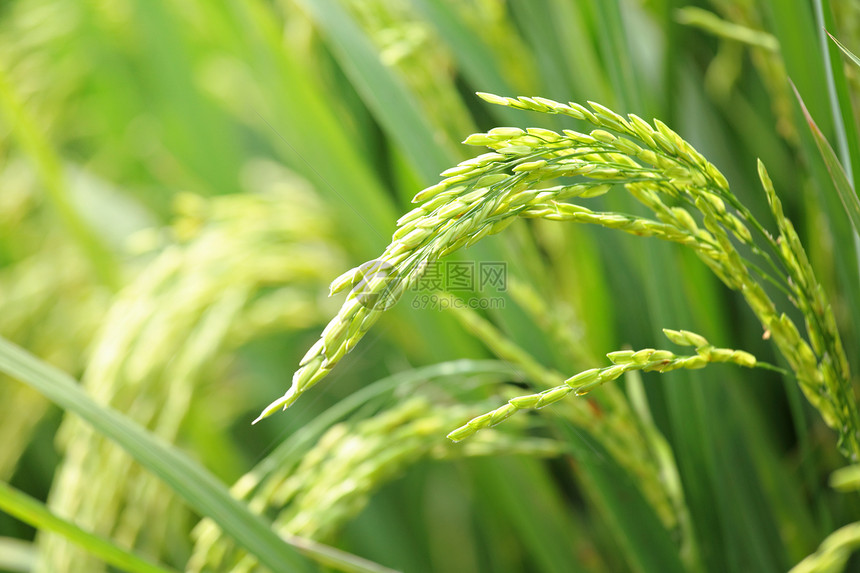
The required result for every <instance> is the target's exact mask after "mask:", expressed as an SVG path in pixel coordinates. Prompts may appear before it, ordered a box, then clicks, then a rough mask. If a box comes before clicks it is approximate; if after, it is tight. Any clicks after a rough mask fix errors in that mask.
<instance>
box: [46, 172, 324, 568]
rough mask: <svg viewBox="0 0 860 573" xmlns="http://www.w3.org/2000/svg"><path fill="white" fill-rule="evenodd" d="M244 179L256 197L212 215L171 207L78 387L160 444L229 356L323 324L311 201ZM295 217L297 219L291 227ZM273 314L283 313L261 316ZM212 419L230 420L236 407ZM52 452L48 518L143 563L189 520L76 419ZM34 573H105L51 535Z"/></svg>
mask: <svg viewBox="0 0 860 573" xmlns="http://www.w3.org/2000/svg"><path fill="white" fill-rule="evenodd" d="M248 176H249V178H250V179H249V185H252V183H253V186H254V187H257V188H262V189H265V190H266V192H265V193H260V194H256V195H255V194H246V195H233V196H225V197H221V198H217V199H214V200H211V201H205V200H203V199H201V198H199V197H196V196H191V195H186V196H181V198H180V199H179V201H178V206H177V208H178V210H179V211H180V213H181V216H180V217H178V218H177V221H176V223H175V224H174V226H173V229H172V233H173V235H174V236H175V239H174V240H173V241H171V242H169V243H168V245H167V246H166V247H165V248H163V249H162V250H161V252H159V253H157V256H155V257H154V258H153V259H152V260H151V261H150V262H149V263H148V264H146V265H145V267H144V268H143V270H142V271H141V272H140V274H139V275H138V276H137V277H136V278H135V280H134V281H132V282H131V283H130V284H129V285H128V286H127V287H126V288H125V289H123V290H122V291H121V292H120V293H119V294H118V295H117V297H116V299H115V300H114V303H113V306H112V307H111V309H110V310H109V312H108V314H107V316H106V318H105V321H104V324H103V327H102V329H101V331H100V332H99V334H98V336H97V337H96V340H95V344H94V350H93V354H92V358H91V360H90V361H89V364H88V367H87V370H86V372H85V374H84V377H83V381H82V382H83V384H84V386H85V387H86V388H87V390H88V391H89V392H90V394H91V395H92V396H93V397H94V398H96V399H97V400H99V401H100V402H102V403H106V404H110V405H111V406H112V407H114V408H116V409H117V410H119V411H121V412H123V413H124V414H125V415H127V416H129V417H130V418H132V419H134V420H135V421H137V422H138V423H140V424H143V425H145V426H146V427H148V428H149V429H150V430H152V431H153V432H154V433H156V434H157V435H158V436H160V437H161V438H162V439H164V440H167V441H169V442H174V441H176V440H177V439H178V437H179V436H181V435H182V425H183V422H184V421H185V420H186V417H187V415H188V413H189V410H190V409H191V408H192V407H193V405H194V403H195V396H196V395H198V394H199V392H200V391H201V389H202V387H203V386H204V385H211V384H213V382H212V381H215V383H218V382H219V381H220V382H223V381H224V380H225V379H227V378H229V376H230V375H231V364H232V358H233V356H234V352H235V350H236V349H237V348H238V347H239V346H241V345H242V344H244V343H246V342H247V341H248V340H249V339H251V338H253V337H255V336H259V335H260V334H261V333H264V332H267V331H271V330H289V329H295V328H303V327H307V326H308V325H312V324H318V323H319V317H320V311H319V306H318V305H317V304H316V303H315V300H314V297H313V296H312V295H310V294H309V292H308V291H310V292H313V290H315V289H316V288H318V286H319V284H320V282H321V278H322V276H324V274H325V273H326V272H330V269H332V268H334V267H335V265H336V264H339V263H340V262H341V257H340V254H339V252H338V251H337V250H335V249H333V248H332V247H331V246H330V244H331V242H333V241H331V240H330V239H331V233H332V229H331V228H330V227H329V226H328V225H327V224H326V223H325V220H324V218H323V217H322V216H321V215H319V210H320V205H319V204H318V203H317V202H316V201H315V199H314V197H313V195H312V194H310V192H309V191H308V190H306V189H302V188H301V187H300V186H298V184H297V183H296V182H294V181H291V180H290V178H289V176H288V174H286V173H284V172H283V171H282V170H280V168H277V167H275V166H273V165H271V164H255V165H252V166H250V167H249V172H248ZM297 208H301V209H302V210H303V212H304V214H305V216H303V217H296V216H295V211H294V210H295V209H297ZM309 237H316V243H314V242H311V241H310V240H309ZM299 242H301V244H299ZM249 253H254V256H249V255H248V254H249ZM287 283H290V287H289V288H288V289H282V288H281V287H282V285H284V284H287ZM309 286H310V288H308V287H309ZM272 303H276V304H278V305H280V306H281V307H282V310H280V311H279V312H276V313H274V314H271V315H266V313H265V312H261V311H266V310H267V309H269V308H271V307H272ZM222 407H224V408H227V409H229V410H231V412H230V414H229V415H231V416H235V415H236V413H237V412H236V410H237V409H238V408H241V407H242V401H241V400H233V401H231V402H230V403H229V404H224V405H222ZM58 440H59V441H60V443H61V445H62V448H63V450H64V454H65V456H64V459H63V461H62V463H61V466H60V468H59V470H58V473H57V476H56V478H55V481H54V486H53V488H52V490H51V495H50V500H49V501H50V505H51V507H52V509H53V510H55V511H57V512H58V513H60V514H62V515H75V516H76V519H77V520H78V522H79V523H81V524H82V525H83V526H85V527H87V528H88V529H90V530H92V531H95V532H97V533H99V534H102V535H105V536H109V537H111V538H112V539H115V540H116V541H117V542H119V543H121V544H124V545H126V546H129V547H134V546H141V547H143V548H147V549H151V550H152V551H157V550H158V548H160V547H163V546H164V545H165V543H164V540H165V539H166V537H167V536H168V535H169V534H170V531H171V529H172V528H173V527H175V524H176V523H181V522H182V520H183V519H186V518H187V515H185V512H186V511H187V510H186V509H185V508H184V507H183V506H182V505H180V504H177V503H175V497H174V496H173V494H172V493H171V492H170V490H169V489H168V487H167V486H166V485H165V484H163V483H162V482H160V481H159V480H158V479H157V478H156V477H154V476H153V475H151V474H149V473H148V472H146V471H145V470H143V469H142V468H141V467H139V466H138V465H136V464H135V463H134V462H133V460H132V459H131V458H130V457H129V456H127V455H126V454H125V453H124V452H122V451H121V450H119V449H118V448H117V447H115V446H114V445H113V444H111V443H109V442H108V441H107V440H106V439H105V438H104V437H102V436H100V435H98V434H96V433H95V432H94V431H93V430H91V429H90V428H89V427H87V426H85V425H84V424H83V423H82V422H80V421H79V420H78V419H76V418H69V419H67V420H65V421H64V423H63V425H62V426H61V428H60V432H59V435H58ZM116 476H123V479H121V480H117V479H116ZM39 567H40V568H39V569H38V570H40V571H99V570H100V569H101V565H100V564H99V563H98V562H97V561H95V560H93V559H92V558H91V557H90V556H87V555H86V554H85V553H84V552H82V551H81V550H80V549H78V548H76V547H75V546H73V545H71V544H69V542H68V541H66V540H64V539H62V538H59V537H56V536H52V535H43V536H41V538H40V564H39Z"/></svg>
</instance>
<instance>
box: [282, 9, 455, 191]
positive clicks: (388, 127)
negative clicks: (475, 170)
mask: <svg viewBox="0 0 860 573" xmlns="http://www.w3.org/2000/svg"><path fill="white" fill-rule="evenodd" d="M297 4H298V5H299V6H301V7H302V9H303V10H304V11H305V12H306V13H307V14H308V15H309V16H310V17H311V18H312V19H313V21H314V23H315V24H316V25H317V26H318V27H319V28H320V30H321V31H322V32H323V34H324V36H325V38H326V39H327V42H328V45H329V47H330V48H331V50H332V52H333V53H334V55H335V57H336V58H337V60H338V62H339V63H340V65H341V67H342V68H343V70H344V72H345V73H346V74H347V76H348V77H349V78H350V80H351V81H352V84H353V86H354V87H355V89H356V90H358V92H359V93H360V94H361V96H362V98H363V99H364V102H365V104H366V105H367V106H368V108H370V110H371V111H372V112H373V113H374V116H375V117H376V118H377V119H378V121H379V122H380V123H381V124H382V126H383V128H384V129H385V131H386V132H387V133H388V135H389V136H390V137H391V139H392V140H393V141H394V142H395V143H396V144H397V146H398V148H399V149H400V151H401V152H402V153H403V154H404V155H405V156H406V157H407V158H408V159H409V162H410V163H411V165H412V167H413V168H414V169H415V170H416V171H418V173H420V174H421V177H422V179H423V182H424V184H425V185H429V184H431V183H433V182H435V181H436V179H437V178H438V174H439V173H440V172H441V171H444V170H445V169H447V168H448V167H450V166H451V165H453V164H454V163H455V162H456V158H457V155H456V153H455V152H453V150H451V149H446V148H445V147H444V146H443V145H440V143H441V142H440V141H439V140H438V138H434V137H433V135H434V130H433V128H432V127H431V126H430V124H429V123H428V122H427V120H426V119H425V118H424V116H423V115H422V114H421V112H420V110H419V109H418V106H417V104H416V102H415V99H414V98H413V97H412V94H411V93H409V90H408V89H407V88H406V86H405V85H403V83H402V82H401V81H400V78H398V77H397V76H396V75H395V72H394V71H393V70H392V69H391V68H388V67H386V66H385V65H384V64H383V63H382V61H381V60H380V59H379V55H378V54H377V53H376V49H375V48H374V46H373V44H371V42H370V40H369V39H368V38H367V37H366V36H365V35H364V32H363V31H362V30H361V28H360V27H359V26H358V25H357V24H356V22H355V21H354V20H353V19H352V17H351V16H350V15H349V14H348V13H347V12H346V10H344V7H343V6H342V5H341V3H340V2H339V1H338V0H314V1H310V0H297ZM410 196H411V192H410ZM410 198H411V197H410Z"/></svg>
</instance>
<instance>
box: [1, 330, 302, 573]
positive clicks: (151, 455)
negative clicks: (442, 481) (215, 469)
mask: <svg viewBox="0 0 860 573" xmlns="http://www.w3.org/2000/svg"><path fill="white" fill-rule="evenodd" d="M0 371H2V372H4V373H6V374H8V375H9V376H11V377H13V378H16V379H18V380H20V381H21V382H24V383H25V384H27V385H28V386H30V387H31V388H33V389H34V390H36V391H37V392H39V393H40V394H42V395H43V396H45V397H46V398H48V399H49V400H51V401H52V402H54V403H55V404H56V405H58V406H59V407H60V408H62V409H64V410H68V411H70V412H73V413H74V414H76V415H78V416H80V417H81V418H82V419H83V420H84V421H86V422H87V423H88V424H90V425H91V426H92V427H93V428H94V429H95V430H96V431H98V432H99V433H101V434H103V435H104V436H105V437H107V438H108V439H110V440H112V441H114V442H116V443H117V444H118V445H119V446H121V447H122V448H123V449H124V450H126V451H127V452H128V453H129V454H130V455H131V456H133V457H134V459H136V460H137V461H138V462H139V463H140V464H141V465H142V466H144V467H146V468H147V469H148V470H150V471H151V472H152V473H153V474H155V475H156V476H158V477H159V478H161V479H162V480H164V482H165V483H166V484H168V485H169V486H170V487H171V488H172V489H173V490H174V491H175V492H176V493H177V494H178V495H179V496H180V497H182V498H183V499H185V501H186V502H188V504H189V505H190V506H191V507H192V508H193V509H194V510H195V511H197V512H199V513H200V514H202V515H205V516H208V517H211V518H212V519H213V520H214V521H215V522H216V523H217V524H218V525H219V527H221V528H222V529H223V530H224V531H225V532H226V533H227V534H228V535H230V536H231V537H232V538H233V539H234V540H235V541H236V543H238V544H239V545H241V546H242V547H244V548H245V549H247V550H248V551H249V552H250V553H251V554H253V555H254V556H256V557H257V559H259V561H260V563H262V564H264V565H265V566H267V567H269V568H270V569H272V570H273V571H283V570H284V569H285V568H289V569H290V570H297V571H309V570H310V567H309V564H308V562H307V561H306V560H304V559H302V558H301V557H300V556H299V555H297V554H296V552H295V550H294V549H292V548H291V547H290V546H289V545H288V544H287V543H286V542H284V541H283V540H282V539H280V538H279V537H278V536H277V535H276V534H275V532H274V531H272V529H271V528H270V526H269V524H268V523H266V522H265V521H264V520H263V519H262V518H261V517H259V516H257V515H254V514H253V513H251V512H250V511H249V510H248V508H247V507H245V506H244V505H243V504H242V503H240V502H239V501H238V500H236V499H234V498H233V497H232V496H231V495H230V493H229V491H227V488H226V487H225V486H224V484H222V483H221V482H220V481H218V480H217V479H216V478H215V477H214V476H213V475H212V474H210V473H209V472H208V471H206V469H204V468H203V467H201V466H200V465H199V464H197V463H196V462H194V461H192V460H191V459H190V458H188V456H185V455H184V454H182V453H181V452H180V451H179V450H177V449H176V448H175V447H173V446H171V445H169V444H167V443H165V442H163V441H161V440H160V439H158V438H156V437H154V436H153V435H151V434H150V433H148V432H147V431H146V430H145V429H144V428H142V427H140V426H139V425H137V424H135V423H134V422H132V421H130V420H129V419H127V418H125V417H123V416H122V415H121V414H120V413H119V412H117V411H116V410H113V409H111V408H108V407H106V406H102V405H100V404H98V403H96V402H95V401H94V400H93V399H92V398H90V397H89V396H88V395H87V394H86V393H85V392H84V391H83V389H81V387H80V386H79V385H78V384H77V383H76V382H75V380H73V379H72V378H71V377H70V376H69V375H67V374H65V373H64V372H61V371H60V370H57V369H56V368H54V367H53V366H50V365H48V364H46V363H45V362H42V361H41V360H39V359H38V358H36V357H35V356H33V355H32V354H30V353H28V352H27V351H25V350H24V349H22V348H20V347H18V346H16V345H14V344H12V343H11V342H9V341H8V340H6V339H3V338H0Z"/></svg>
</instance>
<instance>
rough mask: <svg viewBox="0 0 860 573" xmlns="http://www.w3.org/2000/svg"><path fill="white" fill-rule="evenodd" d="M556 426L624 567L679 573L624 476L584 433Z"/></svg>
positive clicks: (658, 528)
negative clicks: (621, 556) (605, 523)
mask: <svg viewBox="0 0 860 573" xmlns="http://www.w3.org/2000/svg"><path fill="white" fill-rule="evenodd" d="M556 426H557V428H558V430H559V432H560V433H561V434H562V435H565V436H567V441H568V443H569V444H570V445H571V447H572V448H573V449H574V457H575V459H576V466H575V467H576V470H577V473H578V475H579V477H580V480H582V482H583V484H584V485H585V486H586V489H587V491H588V494H589V501H591V502H592V503H594V504H595V505H596V506H597V508H598V510H599V511H600V515H601V516H602V517H603V519H604V520H606V522H607V524H608V525H609V527H610V529H611V530H612V531H613V532H614V534H615V535H614V539H615V540H616V541H617V542H618V544H619V545H620V546H621V548H622V551H623V552H624V556H625V558H626V559H627V562H628V563H629V564H630V568H631V569H632V570H634V571H639V572H641V573H649V572H652V571H653V572H654V573H658V572H660V573H667V572H673V571H677V572H679V573H680V572H682V571H685V568H684V566H683V565H682V563H681V561H680V558H679V557H678V548H677V547H676V546H675V543H674V542H673V541H672V538H671V536H670V535H669V532H668V531H666V529H665V528H664V527H663V524H662V523H660V520H659V519H658V517H657V515H656V514H655V513H654V510H653V509H652V508H651V506H650V505H649V504H648V502H647V501H645V498H644V497H643V496H642V494H641V493H640V492H639V489H638V488H637V486H636V485H635V484H634V483H633V482H632V480H631V477H630V475H629V474H627V473H626V472H625V471H624V470H623V469H621V468H620V467H619V466H618V465H617V464H616V463H615V462H614V461H613V460H612V456H610V455H609V453H608V452H606V450H604V449H603V447H602V446H601V445H600V443H599V442H598V441H597V440H595V439H594V438H592V437H591V436H590V435H588V434H587V433H586V432H585V431H583V430H578V429H576V428H574V427H573V426H572V425H571V424H570V423H568V422H564V421H561V420H560V419H559V420H557V423H556Z"/></svg>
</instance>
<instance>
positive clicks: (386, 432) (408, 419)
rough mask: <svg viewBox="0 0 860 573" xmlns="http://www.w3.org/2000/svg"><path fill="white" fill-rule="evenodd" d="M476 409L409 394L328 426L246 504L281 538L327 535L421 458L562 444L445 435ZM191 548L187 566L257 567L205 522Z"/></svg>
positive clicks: (247, 570)
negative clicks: (466, 443) (458, 443)
mask: <svg viewBox="0 0 860 573" xmlns="http://www.w3.org/2000/svg"><path fill="white" fill-rule="evenodd" d="M470 410H471V411H474V407H465V406H454V405H449V404H444V403H439V401H438V400H437V399H432V400H431V399H429V398H428V397H425V396H420V395H419V396H414V397H412V398H410V399H407V400H402V401H400V402H399V403H397V404H396V405H395V406H394V407H393V408H391V409H389V410H386V411H383V412H381V413H379V414H377V415H375V416H372V417H369V418H365V419H361V420H358V421H357V422H352V423H340V424H336V425H334V426H332V427H331V428H329V429H328V431H326V433H325V434H324V435H323V436H322V437H321V438H320V439H319V441H318V442H317V443H316V444H315V445H314V446H313V447H312V448H310V449H309V450H308V451H307V452H305V453H304V455H303V456H302V458H301V462H300V463H299V465H298V466H297V467H295V468H289V469H285V468H283V467H276V468H274V471H273V472H272V473H270V474H269V475H267V476H265V482H266V485H265V487H264V488H262V489H260V490H258V492H257V493H256V495H254V496H253V497H252V498H251V499H250V501H249V503H250V505H251V507H252V508H253V509H254V510H255V511H259V512H266V513H272V512H276V513H277V517H276V518H275V520H274V527H275V528H276V530H277V531H278V532H279V534H280V535H283V536H291V535H298V536H300V537H304V538H308V539H313V540H315V541H324V540H327V539H331V538H332V537H333V536H334V535H335V534H336V532H337V531H338V530H339V529H340V528H341V527H342V526H343V525H344V524H345V523H346V522H347V521H349V520H350V519H351V518H352V517H354V516H355V515H357V514H358V513H359V512H360V511H361V510H362V509H363V508H364V507H365V506H366V505H367V503H368V502H369V500H370V496H371V494H372V493H373V492H374V491H376V490H377V489H379V488H380V487H381V486H382V485H384V484H385V483H387V482H389V481H391V480H393V479H394V478H396V477H398V476H399V475H401V474H403V473H404V472H405V471H406V470H407V469H408V468H409V467H410V466H412V465H414V464H415V463H416V462H418V461H419V460H422V459H436V460H454V459H461V458H463V457H471V456H495V455H513V454H525V455H530V456H555V455H558V454H559V453H560V452H561V449H560V445H559V444H558V443H557V442H555V441H554V440H548V439H538V438H532V439H522V438H520V437H508V436H505V435H503V434H498V433H495V434H488V435H487V439H485V440H481V441H478V442H475V443H474V444H471V447H469V448H465V449H462V450H461V449H460V448H454V447H451V444H450V442H448V441H447V440H445V438H444V436H443V433H444V428H446V427H447V426H449V425H450V424H451V423H452V422H454V421H455V420H457V419H458V418H459V419H462V417H463V415H464V414H466V412H468V411H470ZM194 537H195V540H196V543H195V550H194V554H193V556H192V558H191V560H190V561H189V562H188V565H187V571H189V572H191V573H202V572H203V571H226V570H229V571H232V572H234V573H251V572H259V571H262V569H261V568H260V567H259V565H258V563H257V560H256V559H255V558H254V557H253V556H251V555H248V554H247V553H246V552H245V551H244V550H242V549H240V548H237V547H236V546H235V544H234V543H233V542H232V541H231V540H230V539H229V538H226V537H224V536H223V534H222V533H221V531H220V530H219V529H218V527H217V526H216V525H215V524H214V523H213V522H211V521H210V520H204V521H203V522H201V523H200V524H199V525H198V526H197V528H196V529H195V531H194Z"/></svg>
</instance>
